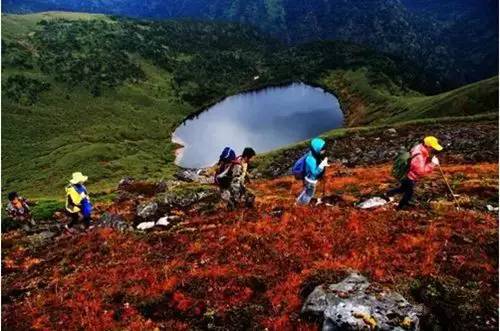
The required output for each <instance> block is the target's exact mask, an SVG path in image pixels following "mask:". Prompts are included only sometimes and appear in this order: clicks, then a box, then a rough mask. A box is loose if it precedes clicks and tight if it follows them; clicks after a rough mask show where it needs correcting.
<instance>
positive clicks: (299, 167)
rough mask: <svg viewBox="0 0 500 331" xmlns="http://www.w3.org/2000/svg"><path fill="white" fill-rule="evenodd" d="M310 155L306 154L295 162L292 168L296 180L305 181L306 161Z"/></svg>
mask: <svg viewBox="0 0 500 331" xmlns="http://www.w3.org/2000/svg"><path fill="white" fill-rule="evenodd" d="M307 155H309V153H306V154H304V155H303V156H302V157H301V158H300V159H298V160H297V162H295V164H294V165H293V167H292V174H293V175H294V176H295V179H304V178H305V177H306V159H307Z"/></svg>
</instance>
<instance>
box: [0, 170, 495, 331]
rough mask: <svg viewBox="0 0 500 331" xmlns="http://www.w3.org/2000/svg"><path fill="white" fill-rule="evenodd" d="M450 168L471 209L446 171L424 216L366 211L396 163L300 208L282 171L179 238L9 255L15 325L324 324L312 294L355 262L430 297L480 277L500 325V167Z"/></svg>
mask: <svg viewBox="0 0 500 331" xmlns="http://www.w3.org/2000/svg"><path fill="white" fill-rule="evenodd" d="M445 171H446V173H447V175H448V177H449V179H450V182H451V183H452V185H453V186H454V187H455V188H456V190H457V192H460V193H461V194H462V195H465V194H467V200H468V204H467V207H466V208H464V209H462V210H455V209H454V208H453V206H452V205H451V203H450V202H449V201H448V199H447V198H446V196H445V195H446V187H445V186H444V183H442V181H440V180H439V177H438V176H437V175H436V176H434V177H433V178H431V180H428V181H425V182H423V183H420V185H419V189H418V190H417V196H418V197H419V198H418V206H417V207H416V208H415V209H414V210H412V211H403V212H396V211H395V210H394V209H393V207H391V206H388V207H382V208H379V209H377V210H372V211H364V210H359V209H356V208H354V207H353V202H355V201H359V199H360V198H362V197H365V196H369V195H373V194H379V193H381V192H384V191H385V190H386V189H387V188H388V186H389V185H390V184H391V177H390V174H389V166H379V167H370V168H355V169H343V168H332V169H331V170H330V171H329V174H328V175H327V183H326V188H325V192H326V196H327V198H326V199H325V201H327V202H329V203H331V204H332V206H329V205H320V206H308V207H295V206H294V205H293V201H294V199H295V196H296V195H297V193H298V191H299V190H300V183H299V182H297V181H295V180H293V179H292V178H290V177H283V178H278V179H275V180H270V181H261V182H256V183H255V184H253V185H252V187H253V189H254V190H255V192H256V193H257V196H258V200H257V207H256V208H255V209H254V210H241V211H236V212H226V211H223V210H222V209H220V210H219V211H218V212H214V213H210V214H206V215H190V216H189V217H188V218H187V220H186V221H185V222H183V223H182V225H181V226H179V227H176V228H175V229H173V230H171V231H168V232H154V233H150V234H144V235H137V234H134V235H133V234H122V233H119V232H116V231H114V230H111V229H103V230H96V231H94V232H92V233H89V234H85V235H80V236H77V237H71V238H58V240H57V241H56V242H55V243H53V244H52V245H50V246H49V247H45V248H43V249H39V250H36V251H31V250H30V249H28V248H24V247H14V248H11V249H10V250H9V251H7V252H6V253H5V255H4V256H3V260H2V262H3V268H4V277H3V279H2V285H3V297H4V300H3V303H2V308H3V312H2V325H3V326H4V327H6V328H8V329H23V330H27V329H36V330H48V329H61V330H62V329H64V330H79V329H92V330H111V329H121V328H126V329H129V330H154V329H156V328H159V329H166V330H171V329H179V330H181V329H193V328H202V327H207V326H215V327H222V328H224V329H245V328H268V329H269V330H289V329H297V330H316V329H317V324H315V323H313V322H311V321H308V320H304V319H303V318H302V317H301V316H300V314H299V312H300V308H301V304H302V302H303V299H304V296H305V295H307V293H308V292H309V291H311V290H312V289H313V287H314V286H315V285H318V284H319V283H320V282H323V281H337V280H339V279H340V277H342V275H344V274H345V273H346V272H347V271H348V270H349V269H356V270H359V271H360V272H362V273H363V274H365V275H367V276H369V277H370V279H371V280H374V281H377V282H380V283H382V284H384V285H387V286H389V287H393V288H396V289H397V290H399V291H400V292H402V293H404V294H405V296H407V297H408V299H410V300H417V301H418V299H417V298H414V297H412V294H411V293H412V289H411V286H412V285H411V284H414V283H415V282H420V281H423V280H425V279H433V280H436V279H441V278H443V279H448V278H452V279H453V280H454V281H456V282H457V283H458V284H459V285H464V284H469V283H474V284H476V285H477V286H476V287H474V288H475V289H476V290H475V292H474V293H475V294H474V295H476V296H477V298H481V300H482V301H483V302H482V303H481V304H480V308H477V311H474V313H476V314H479V315H480V316H481V318H482V319H483V320H484V321H486V320H488V321H489V320H490V319H492V318H496V316H497V315H496V309H497V306H496V302H497V299H498V295H497V293H498V285H497V282H498V274H497V269H498V264H497V258H498V248H497V245H498V217H497V215H496V214H493V213H489V212H487V211H486V210H485V203H486V202H487V201H488V200H489V199H491V200H492V201H494V200H496V199H498V165H497V164H478V165H473V166H469V165H468V166H459V165H456V166H450V167H446V168H445ZM321 192H322V187H321V186H320V188H319V194H321ZM485 192H486V193H485ZM429 201H434V202H433V203H430V202H429ZM436 201H437V204H438V205H436ZM450 201H451V199H450ZM467 300H468V299H467ZM484 321H483V322H484ZM495 323H496V322H495Z"/></svg>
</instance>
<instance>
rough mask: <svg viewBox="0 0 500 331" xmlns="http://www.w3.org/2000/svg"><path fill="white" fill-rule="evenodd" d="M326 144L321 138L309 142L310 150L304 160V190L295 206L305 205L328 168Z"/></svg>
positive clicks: (309, 200)
mask: <svg viewBox="0 0 500 331" xmlns="http://www.w3.org/2000/svg"><path fill="white" fill-rule="evenodd" d="M325 147H326V142H325V141H324V140H323V139H321V138H314V139H313V140H311V150H310V151H309V153H307V156H306V158H305V174H304V175H305V176H304V189H303V190H302V192H301V193H300V195H299V197H298V198H297V204H299V205H307V204H309V202H311V199H312V198H313V197H314V193H315V192H316V185H317V184H318V180H320V179H321V178H322V177H323V175H324V172H325V168H326V167H328V166H329V164H328V158H327V157H326V155H325V154H326V150H325Z"/></svg>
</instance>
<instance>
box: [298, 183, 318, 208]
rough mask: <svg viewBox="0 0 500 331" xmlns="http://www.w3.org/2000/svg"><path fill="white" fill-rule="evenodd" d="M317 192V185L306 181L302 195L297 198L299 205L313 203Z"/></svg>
mask: <svg viewBox="0 0 500 331" xmlns="http://www.w3.org/2000/svg"><path fill="white" fill-rule="evenodd" d="M315 191H316V184H315V183H312V182H309V181H307V180H304V189H303V190H302V192H301V193H300V195H299V197H298V198H297V203H298V204H299V205H307V204H309V202H311V199H312V198H313V197H314V192H315Z"/></svg>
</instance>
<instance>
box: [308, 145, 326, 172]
mask: <svg viewBox="0 0 500 331" xmlns="http://www.w3.org/2000/svg"><path fill="white" fill-rule="evenodd" d="M324 146H325V141H324V140H323V139H321V138H314V139H313V140H312V141H311V151H310V152H309V153H308V155H307V157H306V178H308V179H311V180H317V179H318V178H319V177H321V175H322V174H323V171H324V169H320V168H318V166H319V163H318V161H316V158H315V157H314V154H319V152H320V151H321V149H323V147H324ZM313 153H314V154H313Z"/></svg>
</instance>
